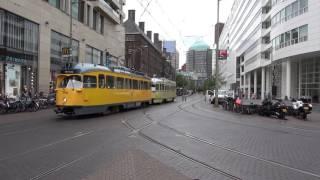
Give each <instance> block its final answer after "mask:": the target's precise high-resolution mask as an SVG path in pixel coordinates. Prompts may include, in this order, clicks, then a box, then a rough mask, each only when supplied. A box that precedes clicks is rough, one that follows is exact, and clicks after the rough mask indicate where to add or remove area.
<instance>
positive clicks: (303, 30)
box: [299, 25, 308, 42]
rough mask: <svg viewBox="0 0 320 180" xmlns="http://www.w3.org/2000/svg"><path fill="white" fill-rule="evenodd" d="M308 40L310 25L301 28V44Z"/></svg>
mask: <svg viewBox="0 0 320 180" xmlns="http://www.w3.org/2000/svg"><path fill="white" fill-rule="evenodd" d="M307 40H308V25H304V26H301V27H300V28H299V42H304V41H307Z"/></svg>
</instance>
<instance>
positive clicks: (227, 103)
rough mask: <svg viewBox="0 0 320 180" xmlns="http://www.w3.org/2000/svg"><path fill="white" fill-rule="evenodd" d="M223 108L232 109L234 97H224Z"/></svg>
mask: <svg viewBox="0 0 320 180" xmlns="http://www.w3.org/2000/svg"><path fill="white" fill-rule="evenodd" d="M223 108H224V109H225V110H227V111H232V110H233V109H234V99H233V98H232V97H225V99H224V101H223Z"/></svg>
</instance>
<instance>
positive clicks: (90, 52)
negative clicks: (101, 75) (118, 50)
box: [85, 45, 102, 64]
mask: <svg viewBox="0 0 320 180" xmlns="http://www.w3.org/2000/svg"><path fill="white" fill-rule="evenodd" d="M101 61H102V51H100V50H98V49H96V48H93V47H91V46H89V45H87V47H86V60H85V62H86V63H92V64H101V63H102V62H101Z"/></svg>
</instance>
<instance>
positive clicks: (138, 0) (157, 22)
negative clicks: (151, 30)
mask: <svg viewBox="0 0 320 180" xmlns="http://www.w3.org/2000/svg"><path fill="white" fill-rule="evenodd" d="M136 1H137V2H138V3H139V5H140V6H141V7H142V8H145V6H144V5H143V3H142V1H141V0H136ZM146 12H147V13H148V14H149V16H150V17H151V18H152V19H153V20H154V22H155V23H156V24H157V25H158V26H159V27H160V29H161V30H162V31H163V32H164V34H165V36H166V37H167V38H170V39H171V38H172V36H171V35H169V33H168V32H167V31H166V30H165V29H164V28H163V27H162V26H161V24H160V23H159V21H158V20H157V19H156V18H155V17H154V16H153V15H152V14H151V13H150V11H149V10H148V9H146Z"/></svg>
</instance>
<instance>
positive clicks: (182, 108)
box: [126, 100, 320, 179]
mask: <svg viewBox="0 0 320 180" xmlns="http://www.w3.org/2000/svg"><path fill="white" fill-rule="evenodd" d="M199 101H200V100H197V101H192V102H190V103H188V104H187V105H185V104H180V105H178V106H177V107H178V110H176V111H174V112H172V113H170V114H168V115H167V116H165V117H163V118H162V119H161V120H155V119H153V118H152V117H150V116H149V115H148V114H147V113H146V112H144V116H145V117H146V118H148V119H149V120H150V121H151V122H150V123H148V124H147V125H145V126H143V127H141V128H139V129H135V128H134V127H132V126H130V125H128V126H127V127H129V128H130V129H131V130H132V132H133V133H136V134H138V135H140V137H142V138H144V139H146V140H148V141H149V142H152V143H154V144H157V145H159V146H161V147H162V148H164V149H166V150H168V151H170V152H173V153H174V154H176V155H178V156H180V157H182V158H185V159H187V160H189V161H192V162H195V163H197V164H199V165H201V166H203V167H205V168H207V169H209V170H211V171H214V172H217V173H220V174H222V175H224V176H226V177H229V178H231V179H241V178H240V177H237V176H235V175H232V174H230V173H228V172H225V171H223V170H221V169H218V168H216V167H214V166H212V165H210V164H208V163H206V162H203V161H201V160H198V159H195V158H193V157H191V156H189V155H187V154H185V153H182V152H181V151H180V150H177V149H174V148H172V147H170V146H168V145H166V144H164V143H161V142H160V141H158V140H156V139H155V138H152V137H151V136H148V135H147V134H146V133H144V132H142V130H143V129H145V128H148V127H150V126H151V125H152V124H157V125H159V126H161V127H162V128H165V129H168V130H170V131H173V132H175V133H177V134H179V135H180V136H183V137H185V138H188V139H192V140H194V141H196V142H199V143H203V144H206V145H209V146H212V147H215V148H219V149H221V150H224V151H228V152H231V153H234V154H237V155H239V156H244V157H246V158H250V159H253V160H256V161H260V162H262V163H266V164H269V165H271V166H276V167H279V168H285V169H287V170H291V171H294V172H298V173H301V174H304V175H307V176H311V177H314V178H320V175H319V174H316V173H313V172H309V171H306V170H303V169H300V168H296V167H292V166H290V165H287V164H283V163H280V162H276V161H273V160H268V159H265V158H261V157H258V156H255V155H251V154H248V153H244V152H241V151H238V150H235V149H233V148H229V147H226V146H222V145H219V144H217V143H216V142H212V141H209V140H207V139H205V138H201V137H197V136H195V135H193V134H191V133H188V132H183V131H181V130H178V129H176V128H173V127H170V126H168V125H165V124H164V123H162V121H163V119H166V118H169V117H170V116H172V115H174V114H175V113H178V112H181V111H184V112H187V113H191V114H194V115H197V116H199V114H198V113H193V112H191V111H188V110H186V107H188V106H190V105H191V106H192V107H193V108H195V106H194V105H195V104H196V103H198V102H199ZM183 105H185V106H183ZM202 117H203V118H209V117H207V116H202ZM219 120H222V119H221V118H220V119H219ZM222 121H225V120H222ZM228 122H231V123H237V124H241V123H239V122H234V121H228ZM126 123H127V122H126ZM128 124H130V123H128ZM241 125H244V126H245V125H246V124H241ZM254 127H255V126H254ZM256 128H259V126H257V127H256ZM260 128H261V127H260ZM267 130H270V129H267Z"/></svg>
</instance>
